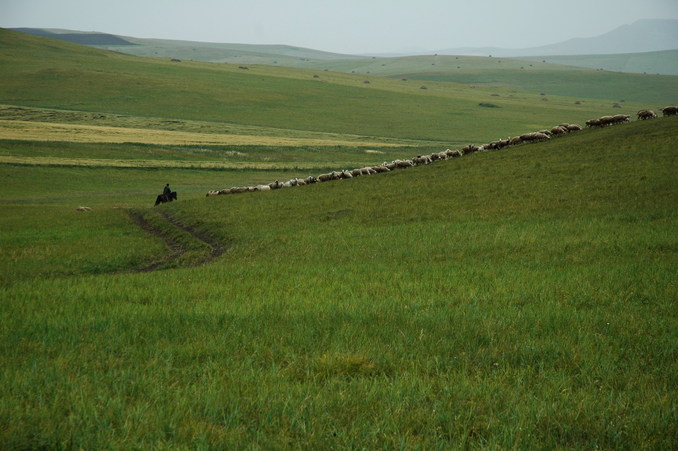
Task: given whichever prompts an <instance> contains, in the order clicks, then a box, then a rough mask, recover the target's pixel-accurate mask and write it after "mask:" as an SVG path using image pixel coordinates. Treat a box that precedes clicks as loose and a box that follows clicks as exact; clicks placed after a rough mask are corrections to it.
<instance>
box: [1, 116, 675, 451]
mask: <svg viewBox="0 0 678 451" xmlns="http://www.w3.org/2000/svg"><path fill="white" fill-rule="evenodd" d="M677 131H678V122H677V121H676V119H675V118H670V119H658V120H655V121H647V122H642V123H639V122H636V123H632V124H627V125H623V126H618V127H611V128H608V129H604V130H587V131H584V132H581V133H579V134H573V135H569V136H567V137H564V138H561V139H554V140H552V141H551V142H549V143H543V144H535V145H531V146H523V147H517V148H513V149H510V150H504V151H498V152H493V153H484V154H476V155H473V156H469V157H464V158H461V159H455V160H450V161H448V162H441V163H436V164H434V165H431V166H428V167H420V168H416V169H410V170H402V171H397V172H394V173H391V174H386V175H379V176H372V177H365V178H359V179H355V180H350V181H342V182H332V183H327V184H320V185H314V186H308V187H300V188H295V189H289V190H282V191H277V192H270V193H252V194H244V195H233V196H222V197H217V198H207V199H204V198H203V199H202V200H195V201H191V202H178V203H173V204H169V205H166V206H163V207H162V209H163V210H164V211H166V212H168V213H170V214H172V215H175V216H176V217H178V218H180V219H181V221H182V222H183V223H185V224H189V225H191V226H193V227H195V228H197V229H200V230H202V231H203V232H206V233H209V234H210V235H212V236H213V237H215V238H217V239H219V240H221V241H222V242H224V243H228V246H229V250H228V252H227V253H226V254H225V255H224V256H223V257H222V258H221V259H220V260H219V261H218V262H216V263H214V264H211V265H208V266H205V267H198V268H193V269H183V270H174V271H171V272H160V273H152V274H118V275H113V276H111V275H108V276H107V275H99V276H87V275H84V276H67V274H68V272H69V271H71V272H74V273H76V274H78V273H85V274H87V273H88V272H89V273H93V274H96V273H98V272H101V271H106V270H109V271H110V270H115V267H114V266H115V264H125V261H124V260H125V258H126V259H127V261H126V263H127V264H131V263H134V262H136V263H138V262H140V261H143V260H144V259H148V258H149V256H152V255H154V253H155V252H157V247H158V243H157V242H156V241H154V240H150V239H146V241H144V238H143V234H141V233H139V231H138V230H137V229H135V228H134V227H133V226H132V225H131V224H127V226H125V216H124V213H123V212H122V211H119V210H110V209H105V208H104V209H102V210H101V211H99V210H95V212H93V213H94V214H91V215H87V216H83V215H80V216H78V215H77V214H76V213H75V212H73V213H70V208H69V212H66V211H65V210H64V211H63V213H61V214H60V213H59V206H60V204H59V199H60V198H62V197H64V198H69V196H73V195H75V194H77V191H79V190H82V191H86V192H90V193H91V192H102V193H103V192H107V191H108V190H110V189H111V185H110V184H109V183H107V182H106V181H105V180H102V178H101V177H99V176H98V175H97V173H96V172H94V173H91V174H90V175H87V172H86V171H84V172H81V173H80V176H78V177H75V178H74V176H75V175H76V173H75V172H73V171H74V170H72V169H68V170H60V171H63V172H60V173H59V172H51V171H55V170H54V169H49V170H45V171H46V173H50V174H51V176H52V177H54V178H53V179H52V180H54V181H55V183H47V181H45V183H44V184H41V185H40V186H39V188H37V189H36V191H37V193H44V194H45V195H50V196H53V199H54V202H55V205H54V207H55V208H52V209H49V210H48V211H47V212H43V213H42V215H36V216H32V215H24V213H25V211H24V210H22V211H21V212H20V214H22V215H24V216H19V215H17V214H11V215H9V216H3V219H2V227H3V230H4V231H8V233H5V234H3V241H2V246H3V255H5V256H6V255H11V256H12V257H11V262H9V263H11V264H10V265H8V266H7V269H6V270H5V271H3V274H7V271H12V270H14V271H18V270H21V269H22V268H26V266H27V265H29V264H30V265H33V266H32V270H33V274H32V275H30V274H24V275H22V276H21V277H18V278H16V279H15V280H11V279H10V280H5V283H4V284H3V287H2V292H1V294H2V296H0V300H1V304H0V315H2V321H1V322H0V324H2V328H1V329H0V332H1V333H2V338H1V339H0V343H2V348H0V349H1V352H2V358H3V362H4V364H3V367H2V373H0V377H1V378H2V384H1V385H2V387H3V388H2V392H1V393H2V396H0V418H2V421H3V428H2V432H1V434H2V436H0V442H2V443H3V444H5V445H7V446H8V447H10V448H11V447H13V446H18V447H40V446H52V447H57V446H63V447H75V448H79V447H83V448H99V447H103V446H113V447H122V448H126V447H148V446H157V447H167V446H169V447H176V446H186V447H201V446H212V447H217V448H234V447H235V448H238V447H243V446H253V445H256V446H260V447H263V448H281V447H283V448H284V447H309V448H329V447H339V448H356V447H367V448H385V447H386V448H390V447H409V448H429V449H430V448H440V447H442V448H454V447H463V446H471V447H501V448H513V447H515V448H536V447H543V448H558V447H562V448H580V447H601V448H633V449H639V448H646V449H669V448H672V447H674V445H675V443H676V439H677V436H676V428H675V424H676V421H677V420H678V418H677V417H676V410H675V403H674V402H673V400H674V399H675V398H676V395H677V393H676V386H677V385H676V383H677V382H678V381H676V376H675V375H676V374H678V367H676V362H678V359H677V357H678V356H677V355H676V352H677V350H676V345H675V344H676V342H677V339H678V337H677V336H676V330H678V327H676V325H677V318H676V305H675V303H676V298H677V294H678V293H677V292H676V284H675V271H674V268H675V265H676V264H677V263H678V260H677V255H676V244H677V243H676V236H678V234H677V232H678V230H676V214H675V205H676V204H677V203H678V197H677V195H676V193H678V187H677V186H676V177H675V174H676V172H677V170H678V165H677V161H676V158H675V152H674V149H673V147H674V142H675V136H676V133H677ZM9 174H11V172H10V173H9ZM9 174H8V173H6V174H5V176H7V175H9ZM59 174H60V175H59ZM188 176H190V175H187V177H188ZM199 176H200V175H199V174H194V175H193V176H191V177H199ZM18 177H21V176H20V175H19V176H18ZM125 177H127V178H128V179H129V180H135V181H137V182H135V183H139V182H140V180H141V179H142V177H141V176H138V177H137V176H134V175H130V176H127V175H126V176H125ZM41 178H42V177H41ZM73 179H77V180H81V183H83V185H82V187H81V188H78V187H77V186H70V185H67V184H65V183H56V181H58V180H61V181H62V182H65V181H66V180H73ZM112 186H113V188H114V189H121V187H116V185H115V184H113V185H112ZM68 192H70V194H67V193H68ZM22 202H25V203H24V204H23V205H19V206H16V207H15V208H22V209H27V208H30V203H31V202H32V201H31V200H30V199H26V200H24V201H22ZM65 202H66V203H68V202H69V201H68V200H66V201H65ZM42 208H44V207H42ZM10 212H11V210H10ZM116 212H117V213H116ZM146 214H147V215H148V216H149V217H154V215H153V212H152V211H148V212H146ZM21 217H23V218H26V219H23V220H22V219H20V218H21ZM31 218H33V219H31ZM39 218H51V219H52V221H46V220H43V219H39ZM57 218H61V219H60V220H58V221H57ZM40 221H43V222H42V223H41V222H40ZM27 224H30V225H31V226H33V227H31V228H30V229H27V227H26V225H27ZM38 224H40V225H41V227H37V225H38ZM96 227H98V231H96V230H97V229H96ZM40 230H41V231H42V232H39V231H40ZM95 231H96V232H95ZM121 233H122V234H128V235H129V241H130V242H131V243H135V246H130V247H124V246H122V244H123V243H124V242H125V240H124V239H123V238H121V237H120V234H121ZM82 235H85V236H82ZM97 235H98V236H100V237H101V236H105V237H107V238H110V240H111V246H110V248H109V249H107V248H106V246H103V245H102V244H103V243H101V242H102V241H103V242H104V243H105V242H106V241H107V240H99V242H100V243H101V244H100V245H99V246H97V247H92V248H91V249H88V248H87V244H88V242H90V241H92V240H94V239H96V236H97ZM73 236H77V237H78V238H79V239H80V240H81V241H78V243H82V244H83V246H75V247H74V246H70V247H68V246H64V244H63V243H65V242H68V240H69V239H72V238H73ZM39 237H40V239H39V241H38V242H35V241H34V240H35V239H36V238H39ZM60 243H61V244H60ZM54 246H57V247H58V246H63V247H64V249H63V250H58V249H57V250H56V251H55V250H54V249H53V247H54ZM119 246H120V247H122V249H120V247H119ZM8 248H9V249H10V250H11V251H12V252H11V253H7V252H5V250H6V249H8ZM50 248H51V250H50ZM66 249H70V250H71V252H72V251H73V250H74V249H77V250H78V252H77V253H76V255H74V256H73V257H71V258H67V259H66V260H60V259H57V260H56V261H51V260H50V258H49V256H45V257H43V256H44V255H45V253H49V252H54V253H55V254H56V256H59V255H63V253H65V252H66ZM128 249H132V250H128ZM101 254H109V255H111V256H115V259H113V262H108V263H105V262H104V261H103V260H102V259H101ZM36 255H37V256H40V257H41V258H40V259H38V260H37V262H36V259H35V258H34V257H35V256H36ZM5 262H6V260H5ZM64 262H67V263H68V265H71V266H69V267H67V268H64V266H66V265H65V264H64ZM107 265H108V266H107ZM10 273H11V272H10ZM53 273H56V274H59V275H60V276H59V277H56V278H50V277H49V276H50V275H51V274H53Z"/></svg>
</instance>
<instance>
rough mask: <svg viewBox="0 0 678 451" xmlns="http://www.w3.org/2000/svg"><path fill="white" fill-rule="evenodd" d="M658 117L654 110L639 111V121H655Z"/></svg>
mask: <svg viewBox="0 0 678 451" xmlns="http://www.w3.org/2000/svg"><path fill="white" fill-rule="evenodd" d="M655 117H657V114H656V113H655V112H654V111H652V110H640V111H638V120H639V121H644V120H645V119H654V118H655Z"/></svg>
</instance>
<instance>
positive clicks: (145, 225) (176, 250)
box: [128, 210, 226, 272]
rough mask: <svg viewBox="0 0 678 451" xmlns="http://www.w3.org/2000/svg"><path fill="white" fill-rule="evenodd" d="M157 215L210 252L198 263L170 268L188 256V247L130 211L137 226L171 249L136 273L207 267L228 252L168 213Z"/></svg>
mask: <svg viewBox="0 0 678 451" xmlns="http://www.w3.org/2000/svg"><path fill="white" fill-rule="evenodd" d="M157 213H158V214H159V215H160V216H161V217H162V218H164V219H165V221H167V223H169V224H171V225H172V226H174V227H176V228H178V229H180V230H182V231H184V232H186V233H187V234H189V235H190V236H191V237H193V238H194V239H195V240H197V241H199V242H201V243H202V244H204V245H206V246H207V247H208V248H209V252H207V254H206V255H205V256H204V257H203V258H201V259H199V260H197V261H191V262H189V263H187V264H183V265H181V264H180V265H177V266H171V267H169V265H170V263H172V262H173V261H175V260H179V259H180V258H181V257H182V256H183V255H184V254H186V253H187V252H188V251H189V250H190V249H189V248H188V247H186V246H185V245H184V244H182V243H180V242H178V241H177V240H175V239H174V238H172V237H171V236H170V235H169V234H168V233H166V232H164V231H163V230H161V229H159V228H158V227H156V226H154V225H153V224H151V223H150V222H149V221H148V220H147V219H146V218H145V217H144V216H143V215H142V214H141V213H139V212H136V211H131V210H130V211H128V214H129V216H130V218H131V219H132V221H134V223H135V224H137V225H138V226H139V227H140V228H142V229H143V230H145V231H146V232H148V233H149V234H151V235H153V236H156V237H158V238H161V239H162V240H163V241H165V244H166V245H167V246H168V248H169V249H170V253H169V254H167V255H166V256H164V257H163V258H162V259H160V260H158V261H156V262H153V263H151V264H150V265H147V266H143V267H140V268H136V269H134V270H133V271H134V272H152V271H160V270H164V269H174V268H185V267H192V266H199V265H205V264H207V263H210V262H212V261H213V260H214V259H216V258H217V257H219V256H220V255H221V254H223V253H224V252H225V250H226V248H225V246H224V245H222V244H221V243H219V242H218V241H215V240H214V239H212V238H210V237H209V236H207V235H205V234H204V233H201V232H199V231H197V230H195V229H194V228H192V227H190V226H187V225H185V224H182V223H181V222H180V221H179V220H177V219H176V218H175V217H174V216H172V215H171V214H170V213H168V212H166V211H157Z"/></svg>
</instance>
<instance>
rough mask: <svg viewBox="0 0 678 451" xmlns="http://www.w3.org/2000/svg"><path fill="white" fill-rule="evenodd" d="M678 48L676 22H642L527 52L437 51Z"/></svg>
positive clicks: (456, 51)
mask: <svg viewBox="0 0 678 451" xmlns="http://www.w3.org/2000/svg"><path fill="white" fill-rule="evenodd" d="M676 49H678V20H675V19H645V20H638V21H636V22H634V23H632V24H630V25H622V26H620V27H618V28H615V29H614V30H612V31H610V32H607V33H605V34H601V35H600V36H595V37H591V38H574V39H569V40H567V41H564V42H559V43H556V44H550V45H544V46H540V47H531V48H526V49H505V48H499V47H459V48H447V49H443V50H438V51H437V52H436V53H438V54H443V55H484V56H487V55H492V56H500V57H520V56H539V55H597V54H600V55H607V54H618V53H641V52H657V51H662V50H676Z"/></svg>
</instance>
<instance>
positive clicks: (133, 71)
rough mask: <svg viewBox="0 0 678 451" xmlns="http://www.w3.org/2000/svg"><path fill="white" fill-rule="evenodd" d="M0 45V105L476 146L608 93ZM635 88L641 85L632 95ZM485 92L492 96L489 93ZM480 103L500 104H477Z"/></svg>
mask: <svg viewBox="0 0 678 451" xmlns="http://www.w3.org/2000/svg"><path fill="white" fill-rule="evenodd" d="M0 51H1V53H0V59H1V60H2V61H3V64H2V65H1V66H0V81H1V83H0V102H1V103H4V104H10V105H12V104H13V105H25V106H37V107H54V108H61V109H73V110H81V111H88V112H105V113H116V114H124V115H130V116H137V117H156V118H157V117H159V116H160V117H165V118H167V119H182V120H200V121H211V122H218V121H224V122H229V123H237V124H242V125H256V126H265V127H274V128H278V129H294V130H309V131H322V132H334V133H347V134H353V135H367V136H377V137H391V138H407V139H418V140H427V141H438V142H441V141H443V142H447V143H451V144H461V143H468V142H486V141H489V140H493V139H497V138H498V137H500V136H507V135H509V134H517V133H524V132H527V131H533V130H535V129H540V128H543V127H545V126H552V125H553V124H556V123H560V122H563V121H567V122H583V121H585V120H586V119H590V118H591V117H598V116H600V115H602V114H608V113H610V112H611V111H610V104H611V100H590V101H588V100H587V101H585V102H584V103H583V104H581V105H575V104H574V100H581V99H580V98H578V99H575V98H567V97H558V96H551V95H549V102H543V101H542V99H541V96H539V95H538V94H537V93H535V92H529V91H524V90H519V89H516V88H511V89H502V88H495V87H489V88H484V87H478V88H476V89H469V88H468V86H466V85H462V84H453V83H436V82H428V81H427V82H426V83H425V84H426V87H427V88H428V89H425V90H423V89H420V88H421V85H422V83H418V82H413V81H411V82H406V81H402V80H400V79H386V78H382V77H370V76H367V75H360V76H357V75H350V74H342V73H338V72H324V71H319V72H315V71H308V70H301V69H292V68H280V67H270V66H259V67H250V68H249V69H248V70H243V69H239V68H238V66H231V65H215V64H207V63H183V62H182V63H172V62H170V61H163V60H158V59H150V58H149V59H143V58H136V57H132V56H129V55H122V54H116V53H111V52H103V51H101V50H97V49H91V48H86V47H80V46H75V45H69V44H67V43H63V42H59V41H55V40H47V39H44V38H38V37H34V36H28V35H25V34H22V33H13V32H9V31H6V30H0ZM314 75H318V78H315V77H314ZM186 80H191V82H190V83H187V82H186ZM591 80H593V79H591V78H586V77H583V78H581V79H580V80H579V81H580V82H589V81H591ZM365 81H369V84H367V83H365ZM631 81H633V82H635V81H637V80H631V79H627V81H626V82H625V83H626V85H625V86H626V87H627V88H628V87H629V86H630V84H629V83H630V82H631ZM671 83H673V85H672V84H671ZM675 83H676V82H675V80H674V79H670V80H668V81H667V85H666V86H659V87H656V88H658V89H656V90H655V92H659V93H663V95H664V97H667V94H666V92H670V90H671V89H672V88H671V87H672V86H675ZM594 84H595V85H597V86H598V88H599V90H598V91H596V92H591V95H594V94H595V95H596V96H598V97H599V96H600V95H601V94H600V92H601V91H600V89H603V88H604V87H605V86H606V83H605V82H604V81H603V80H602V79H601V80H596V81H595V83H594ZM643 89H644V88H643V85H642V83H641V84H639V85H638V86H636V87H635V88H634V91H633V92H635V93H638V92H644V91H643ZM496 93H498V94H500V96H501V97H500V98H497V97H495V96H492V94H496ZM653 95H655V94H653ZM648 97H651V96H650V95H649V94H648ZM488 101H490V102H492V103H495V104H497V105H499V106H500V107H501V108H493V109H488V108H483V107H481V106H479V104H480V103H485V102H488ZM646 106H648V105H647V104H646V103H631V102H628V103H626V104H624V109H623V110H621V111H619V110H617V111H615V112H627V113H634V112H635V111H637V110H638V109H639V108H641V107H646ZM478 117H482V118H483V120H482V121H479V120H478Z"/></svg>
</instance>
